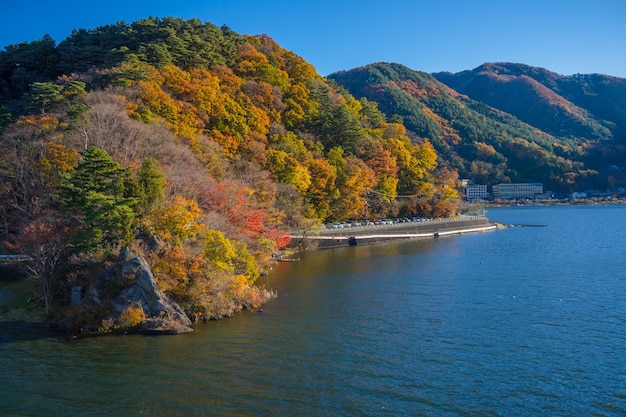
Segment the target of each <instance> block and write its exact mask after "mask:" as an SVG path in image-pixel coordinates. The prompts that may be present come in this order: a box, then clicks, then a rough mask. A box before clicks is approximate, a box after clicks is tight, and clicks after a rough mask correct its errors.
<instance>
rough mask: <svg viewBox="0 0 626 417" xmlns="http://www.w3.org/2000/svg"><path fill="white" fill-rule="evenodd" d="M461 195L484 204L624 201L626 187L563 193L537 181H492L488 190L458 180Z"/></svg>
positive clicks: (469, 182) (470, 200) (467, 199)
mask: <svg viewBox="0 0 626 417" xmlns="http://www.w3.org/2000/svg"><path fill="white" fill-rule="evenodd" d="M461 195H462V197H463V199H464V200H465V201H467V202H481V203H487V204H497V205H501V204H575V203H586V204H593V203H625V202H626V188H624V187H619V188H617V189H615V190H584V191H575V192H573V193H571V194H569V195H568V196H565V197H561V198H559V197H557V196H556V193H554V192H553V191H549V190H544V187H543V184H542V183H540V182H525V183H506V184H494V185H493V186H492V187H491V191H489V190H488V189H487V185H485V184H475V183H474V182H473V181H471V180H467V179H464V180H462V193H461Z"/></svg>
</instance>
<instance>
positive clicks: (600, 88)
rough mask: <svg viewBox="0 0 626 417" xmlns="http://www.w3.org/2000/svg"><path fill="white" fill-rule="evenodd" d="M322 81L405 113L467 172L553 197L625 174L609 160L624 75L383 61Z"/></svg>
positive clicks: (619, 129)
mask: <svg viewBox="0 0 626 417" xmlns="http://www.w3.org/2000/svg"><path fill="white" fill-rule="evenodd" d="M328 78H329V79H331V80H333V81H335V82H336V83H337V84H338V85H340V86H342V87H344V88H346V89H347V90H348V91H349V92H350V93H352V94H354V95H355V97H357V98H362V97H365V98H367V99H368V100H372V101H376V102H377V103H378V105H379V108H380V109H381V110H382V111H383V112H384V113H385V114H386V116H387V117H394V116H395V115H397V116H400V117H402V119H403V121H404V123H405V125H406V127H407V129H409V131H410V132H411V133H412V134H414V135H415V137H416V138H427V139H429V140H430V141H431V142H432V143H433V145H434V146H435V149H436V150H437V152H438V154H439V155H440V156H441V159H442V160H443V161H445V162H442V163H444V164H447V165H449V166H450V167H451V168H454V169H457V170H458V171H459V174H460V176H462V177H464V178H470V179H473V180H475V181H477V182H481V183H487V184H494V183H498V182H509V181H512V182H521V181H540V182H543V183H544V184H545V186H546V188H547V189H549V190H552V191H555V192H557V193H559V194H567V193H569V192H571V191H573V190H577V189H579V190H580V189H585V188H604V187H606V186H607V184H609V183H611V184H612V185H615V184H616V180H617V182H618V183H619V181H621V180H622V179H623V177H622V174H621V171H620V170H615V166H616V165H618V166H621V165H622V164H623V162H624V143H625V142H624V141H625V138H624V135H625V134H626V129H625V127H626V125H625V123H624V122H625V118H626V94H625V93H626V90H625V87H626V80H624V79H619V78H615V77H608V76H601V75H577V76H571V77H563V76H559V75H558V74H555V73H552V72H550V71H547V70H544V69H541V68H534V67H530V66H527V65H522V64H484V65H482V66H481V67H479V68H476V69H474V70H472V71H463V72H460V73H457V74H451V73H436V74H432V75H431V74H427V73H424V72H419V71H414V70H412V69H409V68H406V67H404V66H402V65H399V64H389V63H376V64H372V65H368V66H365V67H360V68H356V69H353V70H349V71H340V72H337V73H335V74H331V75H330V76H329V77H328ZM609 180H610V181H609ZM607 181H608V182H607Z"/></svg>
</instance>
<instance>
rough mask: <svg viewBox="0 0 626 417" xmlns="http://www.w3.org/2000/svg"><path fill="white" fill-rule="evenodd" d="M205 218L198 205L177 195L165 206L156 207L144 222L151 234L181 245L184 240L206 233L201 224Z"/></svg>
mask: <svg viewBox="0 0 626 417" xmlns="http://www.w3.org/2000/svg"><path fill="white" fill-rule="evenodd" d="M203 216H204V213H203V212H202V210H201V209H200V207H198V203H196V202H195V201H193V200H188V199H186V198H184V197H182V196H180V195H177V196H175V197H174V198H173V199H172V200H170V201H168V202H166V203H165V204H162V205H159V206H156V207H154V208H153V209H152V210H151V211H150V212H149V213H148V215H147V216H145V218H144V220H143V221H144V227H145V228H146V230H147V231H148V232H149V233H151V234H153V235H155V236H158V237H160V238H161V239H164V240H169V241H172V242H173V243H175V244H180V243H181V242H182V241H183V240H184V239H188V238H192V237H195V236H196V235H197V234H198V233H201V232H204V231H205V229H206V227H205V226H204V224H202V223H200V222H199V220H200V219H201V218H202V217H203Z"/></svg>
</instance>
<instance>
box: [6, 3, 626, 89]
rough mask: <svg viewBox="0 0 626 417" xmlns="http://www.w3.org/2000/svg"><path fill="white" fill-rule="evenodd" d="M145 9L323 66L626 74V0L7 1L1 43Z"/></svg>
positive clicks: (125, 17) (63, 33)
mask: <svg viewBox="0 0 626 417" xmlns="http://www.w3.org/2000/svg"><path fill="white" fill-rule="evenodd" d="M6 3H9V4H6ZM148 16H155V17H165V16H174V17H181V18H184V19H188V18H198V19H200V20H201V21H203V22H211V23H213V24H215V25H217V26H221V25H223V24H225V25H227V26H229V27H230V28H231V29H233V30H234V31H236V32H238V33H241V34H249V35H256V34H261V33H265V34H268V35H269V36H271V37H272V38H273V39H274V40H276V41H277V42H278V44H279V45H280V46H282V47H283V48H286V49H289V50H291V51H293V52H295V53H296V54H298V55H300V56H301V57H303V58H304V59H306V60H307V61H308V62H310V63H311V64H312V65H314V66H315V67H316V68H317V70H318V72H319V73H320V74H321V75H324V76H325V75H328V74H330V73H332V72H334V71H339V70H348V69H351V68H354V67H358V66H361V65H367V64H370V63H373V62H379V61H386V62H397V63H401V64H404V65H406V66H408V67H410V68H412V69H415V70H419V71H426V72H436V71H450V72H458V71H462V70H466V69H472V68H475V67H477V66H479V65H480V64H482V63H484V62H504V61H508V62H519V63H524V64H528V65H532V66H537V67H542V68H546V69H548V70H551V71H554V72H557V73H559V74H563V75H570V74H575V73H601V74H607V75H613V76H618V77H623V78H626V23H624V22H626V1H624V0H593V1H580V0H524V1H518V0H387V1H380V0H378V1H373V0H344V1H342V0H334V1H329V0H314V1H311V2H308V1H299V0H265V1H251V0H205V1H200V0H197V1H191V0H189V1H187V0H168V1H162V0H152V1H134V0H126V1H119V0H109V1H107V2H100V3H89V2H84V1H80V2H78V1H71V0H68V1H64V2H53V1H49V0H46V1H40V0H33V1H27V2H20V1H10V2H8V1H7V2H4V4H3V5H2V6H0V22H1V25H0V48H3V47H4V46H7V45H9V44H13V43H20V42H24V41H32V40H36V39H40V38H41V37H42V36H43V35H45V34H49V35H50V36H52V37H53V38H54V39H55V41H57V43H59V42H61V41H62V40H63V39H65V38H66V37H67V36H69V35H70V34H71V31H72V29H75V28H76V29H78V28H83V29H91V28H95V27H97V26H101V25H106V24H112V23H116V22H118V21H125V22H126V23H131V22H133V21H135V20H139V19H142V18H145V17H148Z"/></svg>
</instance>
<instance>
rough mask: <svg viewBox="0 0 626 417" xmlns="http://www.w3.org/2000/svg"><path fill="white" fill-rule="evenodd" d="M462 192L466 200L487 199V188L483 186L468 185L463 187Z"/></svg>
mask: <svg viewBox="0 0 626 417" xmlns="http://www.w3.org/2000/svg"><path fill="white" fill-rule="evenodd" d="M463 191H464V193H465V198H467V199H468V200H477V199H484V198H487V186H486V185H483V184H468V185H466V186H465V187H463Z"/></svg>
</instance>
